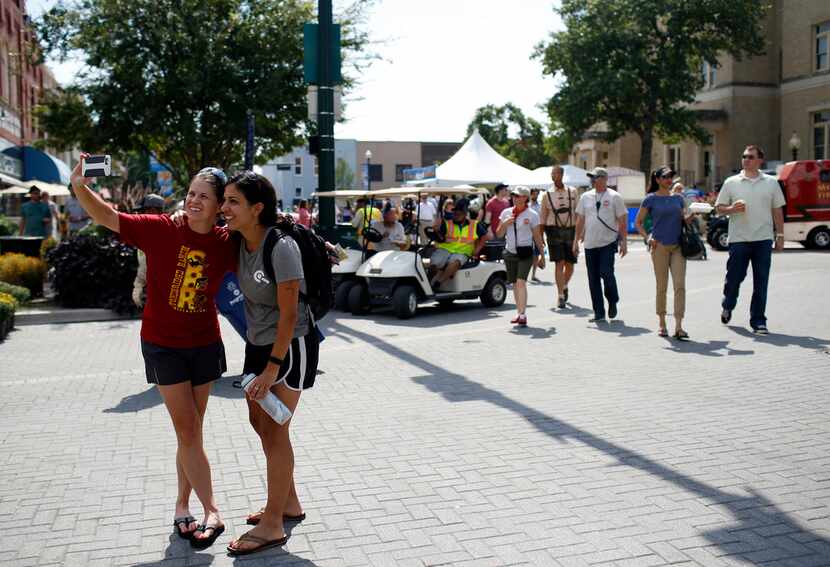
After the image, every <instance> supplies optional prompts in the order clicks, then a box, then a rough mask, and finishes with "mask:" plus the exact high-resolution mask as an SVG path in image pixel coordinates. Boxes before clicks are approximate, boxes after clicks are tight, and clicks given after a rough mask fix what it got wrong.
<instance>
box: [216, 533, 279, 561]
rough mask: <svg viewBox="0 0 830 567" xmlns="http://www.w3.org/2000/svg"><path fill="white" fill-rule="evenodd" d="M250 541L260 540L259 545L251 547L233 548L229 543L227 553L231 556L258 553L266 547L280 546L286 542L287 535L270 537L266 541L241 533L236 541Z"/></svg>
mask: <svg viewBox="0 0 830 567" xmlns="http://www.w3.org/2000/svg"><path fill="white" fill-rule="evenodd" d="M245 540H247V541H252V542H254V543H256V542H260V545H258V546H256V547H252V548H251V549H234V548H232V547H231V546H230V545H229V546H228V555H230V556H232V557H238V556H240V555H250V554H252V553H258V552H260V551H265V550H266V549H271V548H273V547H282V546H283V545H285V544H286V543H288V536H287V535H286V536H284V537H281V538H280V539H272V540H271V541H268V540H267V539H265V538H261V537H257V536H253V535H249V534H248V533H245V534H242V536H241V537H240V538H239V539H238V540H236V541H240V542H241V541H245Z"/></svg>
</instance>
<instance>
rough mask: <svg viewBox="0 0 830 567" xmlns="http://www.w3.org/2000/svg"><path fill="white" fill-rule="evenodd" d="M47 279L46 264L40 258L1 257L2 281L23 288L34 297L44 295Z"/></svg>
mask: <svg viewBox="0 0 830 567" xmlns="http://www.w3.org/2000/svg"><path fill="white" fill-rule="evenodd" d="M45 277H46V263H45V262H44V261H43V260H41V259H40V258H31V257H29V256H25V255H23V254H16V253H10V254H3V255H2V256H0V281H4V282H6V283H10V284H13V285H19V286H23V287H25V288H26V289H28V290H29V291H30V292H31V293H32V296H34V297H37V296H39V295H40V294H42V293H43V280H44V278H45Z"/></svg>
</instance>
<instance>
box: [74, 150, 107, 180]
mask: <svg viewBox="0 0 830 567" xmlns="http://www.w3.org/2000/svg"><path fill="white" fill-rule="evenodd" d="M81 171H82V175H83V176H84V177H108V176H110V175H112V156H108V155H100V156H86V158H85V159H84V160H83V168H82V170H81Z"/></svg>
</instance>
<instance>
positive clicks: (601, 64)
mask: <svg viewBox="0 0 830 567" xmlns="http://www.w3.org/2000/svg"><path fill="white" fill-rule="evenodd" d="M767 10H768V2H767V1H766V0H694V1H692V2H690V1H688V0H562V3H561V7H560V8H559V10H558V11H559V13H560V15H561V16H562V19H563V21H564V24H565V30H564V31H560V32H555V33H553V34H551V36H550V38H549V39H548V40H547V41H546V42H542V43H540V44H539V45H538V46H537V48H536V51H535V57H538V58H539V59H541V60H542V63H543V65H544V73H545V74H548V75H554V76H557V77H559V78H561V80H562V83H561V89H560V90H559V91H558V92H557V93H556V94H555V95H554V96H553V97H551V99H550V100H549V101H548V113H549V114H550V116H551V118H552V119H555V120H556V121H558V122H560V123H561V124H562V126H563V127H564V129H565V130H566V131H567V133H568V134H569V135H570V136H572V137H574V138H579V137H581V136H582V135H583V134H584V133H585V132H586V131H588V130H589V129H590V128H591V126H593V125H595V124H597V123H602V124H603V128H604V130H605V132H606V134H605V137H606V139H608V140H609V141H613V140H616V139H618V138H620V137H622V136H623V135H624V134H625V133H626V132H635V133H637V134H638V135H639V136H640V139H641V143H642V144H641V152H642V153H641V158H640V169H642V170H643V171H648V170H650V169H651V148H652V145H653V135H654V134H655V133H657V134H658V135H659V136H661V137H665V138H685V139H688V138H690V139H694V140H697V141H698V142H699V143H707V142H708V134H707V132H706V131H705V130H704V129H703V128H702V127H701V126H700V125H699V124H698V120H697V116H696V114H695V112H694V111H693V110H692V109H690V108H689V107H688V105H689V104H691V103H692V102H694V97H695V92H696V91H697V90H699V89H700V88H701V87H702V86H703V77H702V73H701V71H700V70H701V65H702V64H703V62H704V61H707V62H709V63H712V64H716V63H717V57H718V55H720V54H724V53H726V54H730V55H732V56H734V57H735V58H737V59H741V58H742V57H745V56H749V55H759V54H761V53H763V51H764V47H765V41H764V36H763V33H762V29H763V28H762V21H763V19H764V17H765V14H766V12H767Z"/></svg>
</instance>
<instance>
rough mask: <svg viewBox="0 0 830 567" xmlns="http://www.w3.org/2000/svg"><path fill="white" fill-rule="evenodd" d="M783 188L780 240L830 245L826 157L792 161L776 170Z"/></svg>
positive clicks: (812, 245) (828, 164) (829, 172)
mask: <svg viewBox="0 0 830 567" xmlns="http://www.w3.org/2000/svg"><path fill="white" fill-rule="evenodd" d="M778 183H779V184H780V185H781V189H782V190H783V192H784V199H786V201H787V204H786V205H785V206H784V240H789V241H796V242H800V243H801V244H803V245H804V246H805V247H806V248H813V249H818V250H828V249H830V160H827V159H826V160H818V161H816V160H810V161H792V162H790V163H788V164H786V165H785V166H784V167H783V168H782V169H781V170H780V171H779V172H778Z"/></svg>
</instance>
